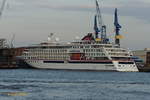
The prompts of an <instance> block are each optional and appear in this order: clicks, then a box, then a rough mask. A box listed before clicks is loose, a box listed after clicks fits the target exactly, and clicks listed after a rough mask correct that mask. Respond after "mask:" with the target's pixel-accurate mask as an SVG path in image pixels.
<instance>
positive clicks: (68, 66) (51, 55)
mask: <svg viewBox="0 0 150 100" xmlns="http://www.w3.org/2000/svg"><path fill="white" fill-rule="evenodd" d="M114 26H115V31H116V36H115V43H113V42H110V40H109V39H108V38H107V35H106V26H105V25H104V24H103V23H102V16H101V13H100V8H99V4H98V2H97V0H96V15H95V17H94V33H88V34H87V35H86V36H85V37H83V38H82V39H81V40H78V41H74V42H69V43H62V42H59V41H57V39H56V41H52V38H53V34H50V36H49V37H48V41H47V42H44V43H40V44H37V45H32V46H29V47H27V48H26V49H25V50H24V52H23V54H22V56H21V57H22V59H23V60H24V61H25V62H26V63H28V64H29V65H30V66H32V67H33V68H38V69H55V70H57V69H59V70H60V69H61V70H94V71H121V72H137V71H138V69H137V66H136V64H135V62H134V61H133V60H132V56H131V53H130V51H129V50H128V49H125V48H122V47H121V46H120V37H121V35H120V34H119V30H120V28H121V26H120V25H119V23H118V17H117V9H115V16H114Z"/></svg>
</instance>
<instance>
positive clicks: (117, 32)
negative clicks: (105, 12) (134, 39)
mask: <svg viewBox="0 0 150 100" xmlns="http://www.w3.org/2000/svg"><path fill="white" fill-rule="evenodd" d="M114 26H115V32H116V34H115V44H118V45H119V46H120V39H121V38H122V36H121V35H120V33H119V31H120V28H121V25H120V24H119V22H118V13H117V8H116V9H115V15H114Z"/></svg>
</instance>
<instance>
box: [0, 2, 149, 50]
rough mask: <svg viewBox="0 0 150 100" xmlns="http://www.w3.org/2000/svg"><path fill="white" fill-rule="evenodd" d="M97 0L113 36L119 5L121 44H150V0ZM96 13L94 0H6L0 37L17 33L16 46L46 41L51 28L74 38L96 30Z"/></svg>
mask: <svg viewBox="0 0 150 100" xmlns="http://www.w3.org/2000/svg"><path fill="white" fill-rule="evenodd" d="M0 1H1V2H0V4H1V3H2V0H0ZM98 1H99V3H100V6H101V10H102V16H103V21H104V23H105V24H106V26H107V33H108V36H109V37H110V38H113V36H114V31H113V30H114V29H113V28H114V26H113V19H114V18H113V16H114V15H113V14H114V9H115V8H118V11H119V12H118V13H119V22H120V24H121V26H122V29H121V32H120V33H121V34H122V35H123V36H124V39H122V40H121V45H122V46H123V47H126V48H130V49H144V48H148V47H150V45H149V43H150V39H149V37H150V13H149V9H150V0H98ZM94 14H95V0H6V6H5V9H4V11H3V14H2V17H1V18H0V37H1V38H6V39H8V42H9V41H10V40H11V38H12V37H13V34H15V41H14V44H15V46H25V45H31V44H36V43H40V42H42V41H46V40H47V36H48V35H49V33H51V32H53V33H55V37H59V38H60V41H73V40H75V37H76V36H78V37H83V36H84V35H85V34H86V33H88V32H93V20H94ZM111 40H113V39H111Z"/></svg>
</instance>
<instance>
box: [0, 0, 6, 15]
mask: <svg viewBox="0 0 150 100" xmlns="http://www.w3.org/2000/svg"><path fill="white" fill-rule="evenodd" d="M5 4H6V0H3V1H2V5H1V7H0V17H1V16H2V13H3V10H4V7H5Z"/></svg>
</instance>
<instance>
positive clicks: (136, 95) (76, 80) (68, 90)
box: [0, 69, 150, 100]
mask: <svg viewBox="0 0 150 100" xmlns="http://www.w3.org/2000/svg"><path fill="white" fill-rule="evenodd" d="M149 77H150V75H149V73H136V72H135V73H133V72H132V73H121V72H95V71H65V70H53V71H52V70H37V69H36V70H35V69H14V70H0V98H1V100H100V99H101V100H141V99H143V100H149V95H150V91H149V90H150V87H149V85H150V78H149Z"/></svg>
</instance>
